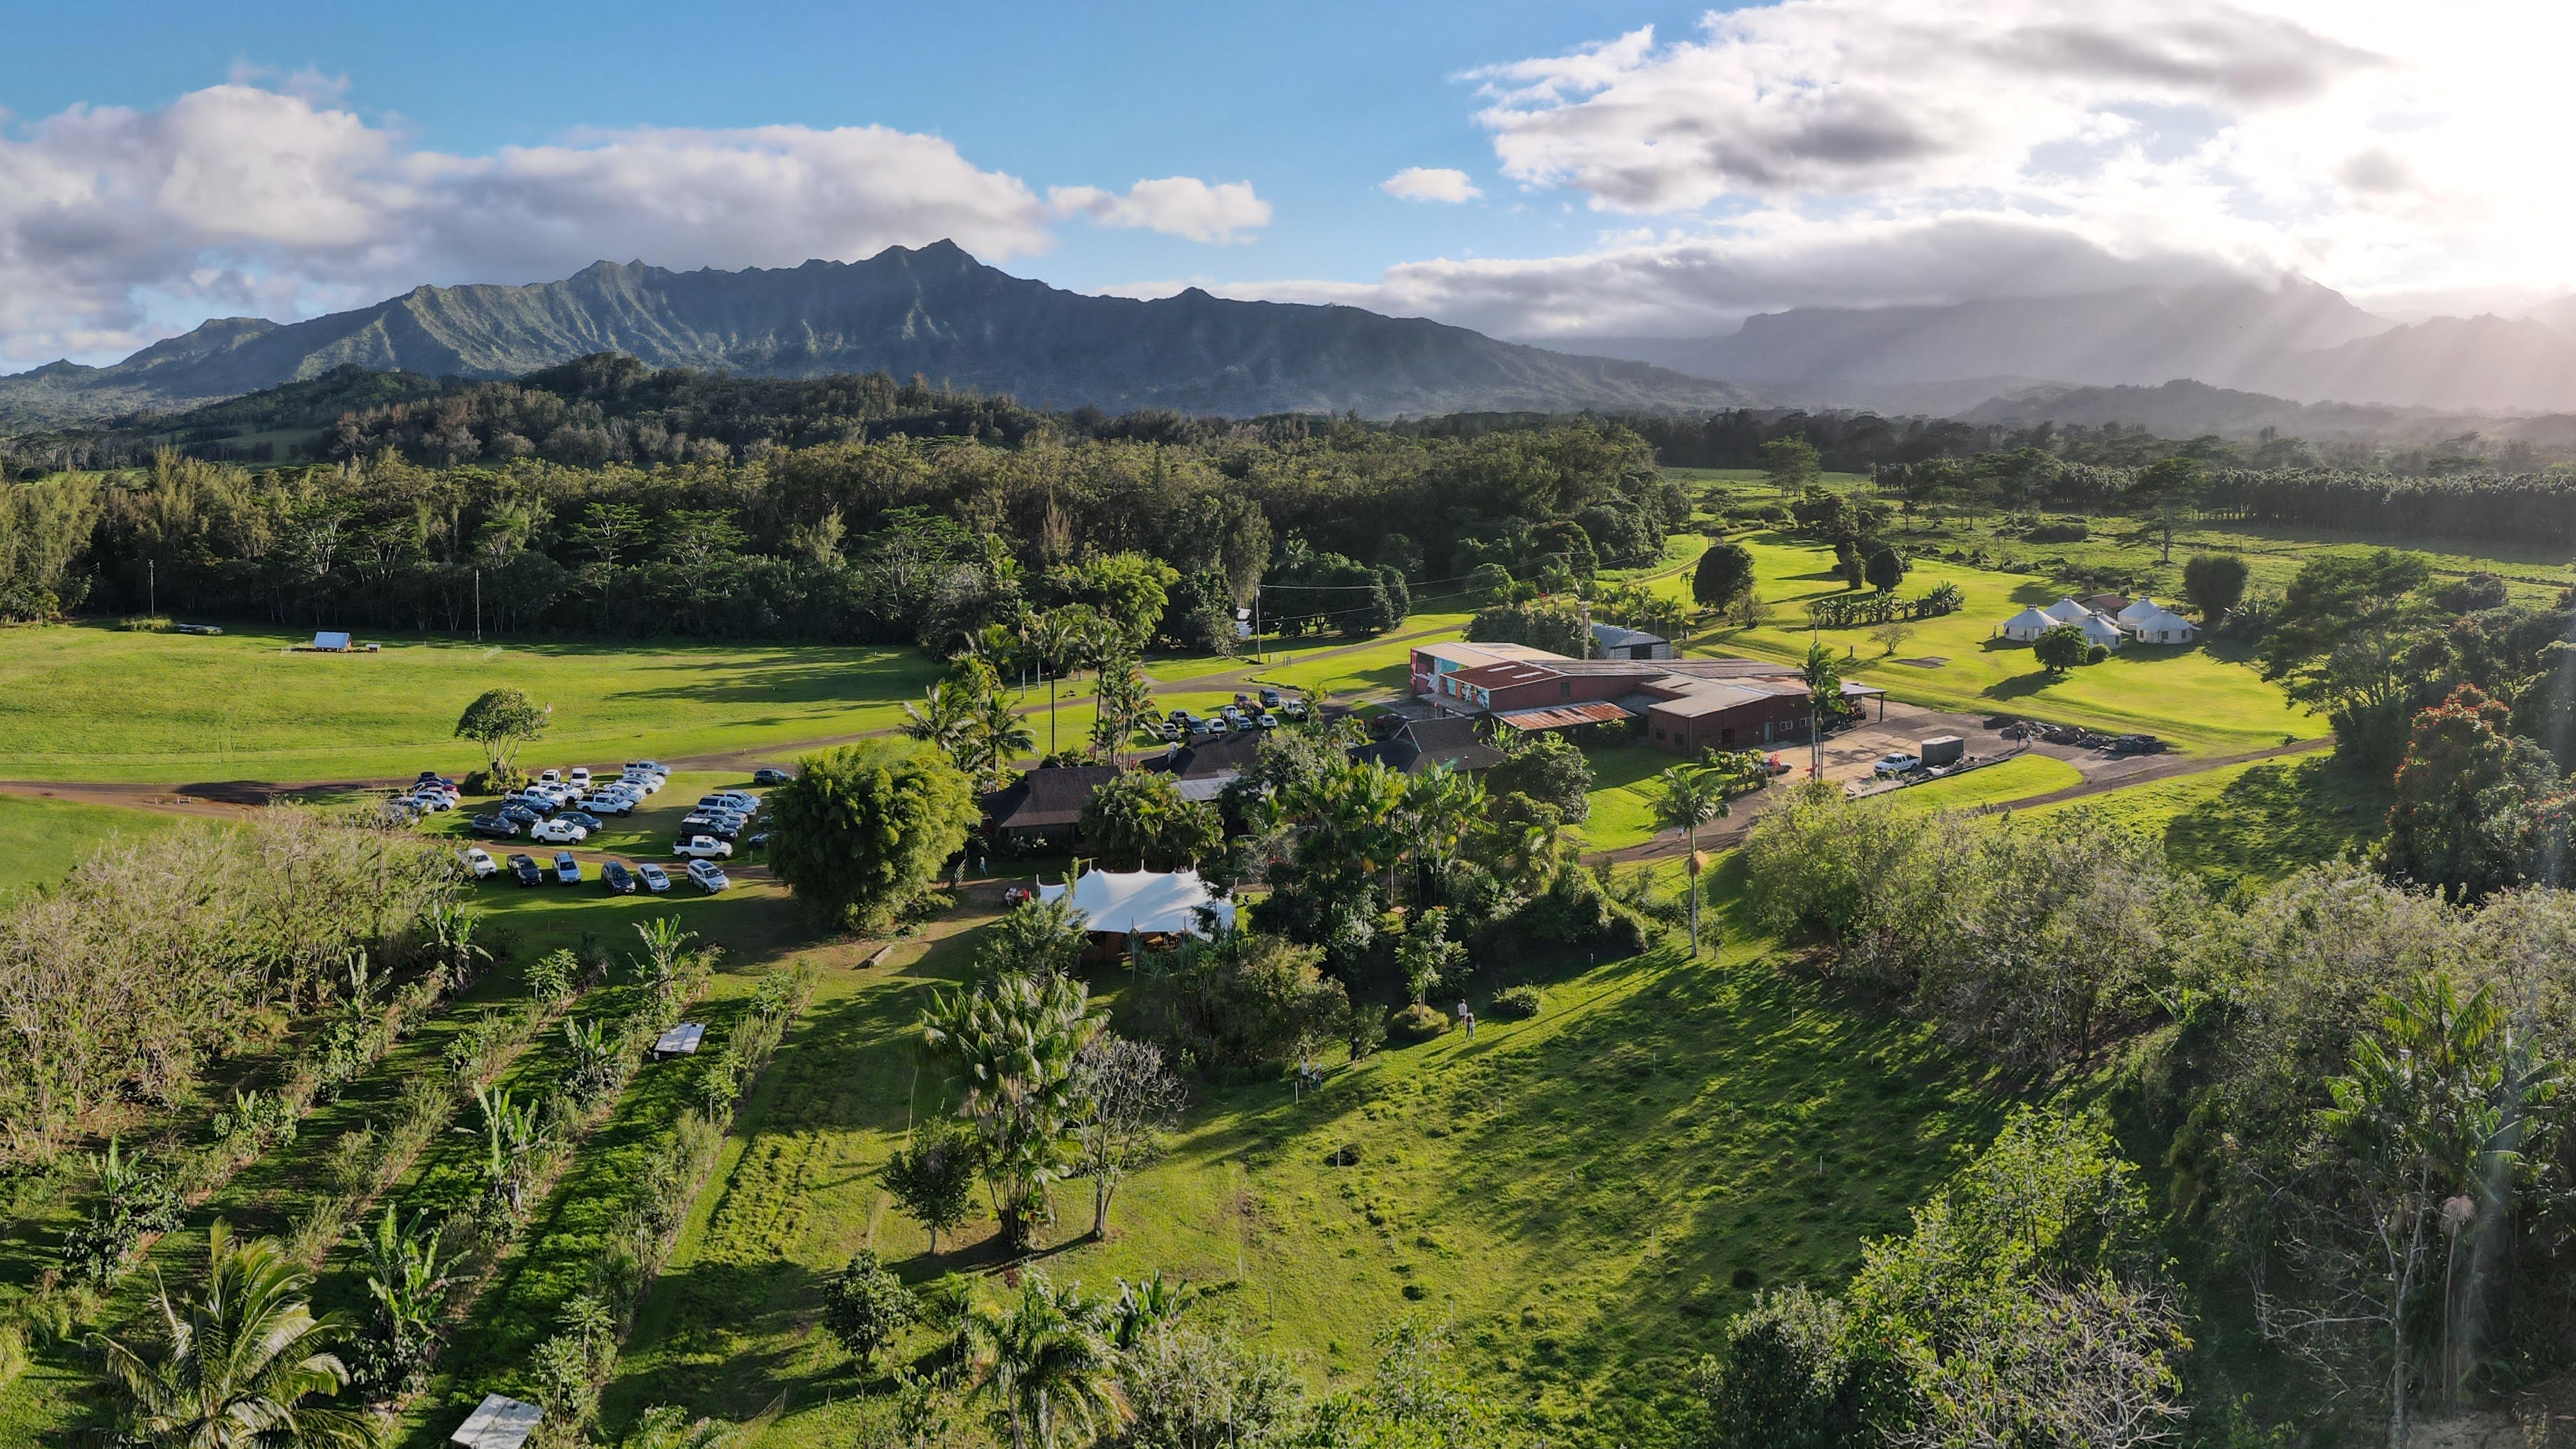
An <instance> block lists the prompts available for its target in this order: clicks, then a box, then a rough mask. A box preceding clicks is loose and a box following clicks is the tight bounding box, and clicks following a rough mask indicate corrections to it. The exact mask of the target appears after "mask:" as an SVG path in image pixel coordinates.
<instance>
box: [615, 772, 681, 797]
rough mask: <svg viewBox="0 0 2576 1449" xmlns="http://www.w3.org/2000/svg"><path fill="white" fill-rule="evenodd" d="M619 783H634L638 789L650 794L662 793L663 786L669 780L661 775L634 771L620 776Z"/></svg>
mask: <svg viewBox="0 0 2576 1449" xmlns="http://www.w3.org/2000/svg"><path fill="white" fill-rule="evenodd" d="M617 783H619V784H621V785H632V786H634V787H635V788H636V789H637V790H639V791H641V792H642V793H644V794H646V795H648V796H649V795H659V794H661V793H662V787H663V786H664V785H666V784H668V783H669V782H668V781H666V780H664V779H663V778H662V777H661V776H659V775H654V774H646V773H634V774H626V775H621V776H619V777H618V780H617Z"/></svg>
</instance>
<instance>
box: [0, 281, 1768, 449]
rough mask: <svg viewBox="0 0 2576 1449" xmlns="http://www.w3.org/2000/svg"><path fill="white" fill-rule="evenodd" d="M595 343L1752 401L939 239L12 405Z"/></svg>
mask: <svg viewBox="0 0 2576 1449" xmlns="http://www.w3.org/2000/svg"><path fill="white" fill-rule="evenodd" d="M594 352H624V353H628V354H631V355H632V356H634V357H637V358H639V359H641V360H642V361H644V362H646V363H648V364H650V365H651V366H654V367H696V368H707V369H712V370H716V371H722V372H729V373H736V374H743V375H752V376H766V377H815V376H822V375H825V374H830V373H842V372H873V371H878V370H883V371H887V372H891V373H893V374H895V375H896V376H898V377H904V376H909V375H911V374H913V373H920V374H923V375H924V376H926V377H928V378H930V379H931V380H932V381H934V382H945V383H947V384H949V385H951V386H955V387H974V388H978V389H981V390H983V391H985V392H988V393H1000V392H1007V393H1010V394H1012V395H1014V396H1016V397H1018V398H1019V399H1020V400H1021V401H1023V402H1025V403H1029V404H1032V405H1051V406H1056V407H1076V406H1080V405H1083V404H1086V403H1088V404H1093V405H1096V406H1099V407H1102V408H1105V409H1111V410H1118V411H1124V410H1130V409H1135V408H1143V407H1168V408H1175V409H1179V410H1181V411H1184V412H1190V413H1217V414H1223V415H1232V416H1246V415H1251V414H1257V413H1269V412H1286V411H1305V412H1342V411H1346V410H1351V409H1356V410H1358V411H1359V412H1361V413H1364V414H1368V415H1371V416H1377V417H1385V416H1392V415H1397V414H1426V413H1448V412H1469V411H1483V410H1498V411H1499V410H1540V411H1571V410H1575V409H1581V408H1599V409H1605V410H1606V409H1641V410H1649V411H1662V410H1681V409H1693V410H1696V409H1706V408H1722V407H1731V406H1740V405H1742V404H1744V403H1745V402H1747V401H1749V400H1750V398H1749V395H1748V394H1746V393H1744V392H1743V391H1742V390H1740V389H1737V388H1734V387H1731V386H1729V385H1727V384H1724V383H1720V382H1714V381H1711V380H1708V379H1705V378H1697V377H1686V376H1683V375H1681V374H1679V373H1675V372H1670V371H1666V370H1664V369H1661V368H1657V367H1653V366H1650V365H1645V364H1641V363H1638V362H1635V361H1621V360H1613V359H1609V358H1602V357H1576V356H1567V355H1565V354H1564V353H1562V352H1558V351H1552V350H1547V349H1542V348H1537V347H1525V346H1519V345H1516V344H1512V343H1506V342H1497V341H1495V340H1494V339H1492V338H1490V337H1486V336H1484V335H1483V334H1481V333H1476V332H1470V331H1468V330H1466V329H1465V328H1461V327H1449V326H1444V325H1442V324H1440V323H1437V322H1430V321H1424V320H1420V319H1401V318H1393V317H1383V316H1380V315H1378V314H1376V313H1374V312H1364V311H1361V310H1360V309H1358V308H1356V307H1314V306H1294V305H1287V304H1282V303H1274V302H1233V301H1223V300H1219V299H1218V298H1215V297H1211V296H1209V295H1208V294H1207V293H1205V292H1202V291H1199V290H1197V289H1195V288H1193V289H1192V290H1190V291H1187V292H1183V293H1182V294H1180V295H1179V296H1177V297H1167V298H1163V299H1160V300H1156V301H1136V300H1132V299H1129V298H1124V297H1093V296H1084V295H1082V294H1079V293H1075V292H1067V291H1062V290H1059V289H1057V288H1054V287H1050V286H1048V285H1047V284H1046V283H1044V282H1038V281H1031V280H1028V279H1026V278H1022V277H1014V276H1011V275H1010V274H1009V273H1006V272H1003V271H1000V270H998V269H996V268H993V267H988V266H985V265H984V264H983V263H981V262H978V261H976V260H975V259H974V258H973V257H971V256H968V255H967V254H966V253H965V252H964V251H963V250H962V249H960V248H958V247H957V246H955V245H954V244H952V243H949V242H939V243H936V244H934V245H931V246H927V247H923V248H921V249H919V250H917V251H916V250H910V249H906V248H903V247H893V248H889V249H887V250H886V251H884V252H880V253H879V254H877V255H876V256H873V257H870V258H868V259H867V260H866V261H863V262H846V263H843V262H821V261H814V262H807V263H806V264H805V265H803V266H801V267H794V268H784V269H778V270H767V271H764V270H757V269H755V270H749V271H740V272H719V271H714V270H701V271H695V272H671V271H665V270H663V269H662V268H660V267H652V266H646V265H644V264H642V263H640V262H630V263H628V264H626V265H624V266H617V265H613V264H611V263H608V262H598V263H595V264H593V265H591V266H589V267H585V268H583V269H582V270H581V272H579V273H578V274H576V275H574V276H572V277H569V278H567V279H565V280H563V281H560V282H543V283H538V284H535V285H532V286H522V287H500V286H467V287H418V288H415V289H413V290H412V291H410V292H406V293H404V294H403V295H402V296H400V297H395V298H392V299H390V300H387V301H384V302H379V303H377V304H376V305H374V306H372V307H362V308H359V309H357V310H355V311H351V312H335V313H332V314H331V315H329V316H325V317H317V318H314V319H313V320H311V321H309V322H297V323H291V324H283V325H281V324H279V323H275V322H267V321H262V320H259V319H257V318H239V317H236V318H225V319H222V320H219V321H214V322H208V323H207V324H205V325H204V326H202V327H199V328H198V329H197V330H195V331H193V332H190V333H188V334H187V335H186V336H184V337H174V338H171V339H170V340H168V341H166V342H158V343H155V344H153V345H152V346H150V347H147V348H145V349H143V350H142V351H141V352H138V353H136V354H134V355H133V356H132V357H129V358H127V359H126V360H125V361H123V362H120V363H117V364H115V365H113V366H110V367H103V368H93V367H80V366H77V365H74V364H71V363H54V364H51V365H49V366H47V367H43V368H38V369H37V370H35V371H34V372H30V373H22V374H19V375H17V376H15V377H6V378H0V418H5V417H7V416H9V415H15V416H16V417H17V418H18V419H20V420H21V421H32V420H36V419H39V418H46V419H63V418H69V417H75V416H84V415H85V416H98V415H102V414H107V413H113V412H118V411H124V410H131V409H138V408H167V407H172V406H176V405H181V404H186V403H191V402H198V401H203V400H206V399H211V398H222V397H231V396H235V395H238V394H241V393H246V392H250V391H254V390H256V389H259V388H264V387H273V386H275V385H277V384H279V383H284V382H292V381H295V380H298V379H302V378H310V377H316V376H319V375H321V374H322V373H324V372H327V371H329V370H330V369H331V368H333V367H336V366H339V365H341V364H343V363H356V364H358V365H359V366H362V367H366V368H370V369H391V368H401V369H405V370H407V371H411V372H416V373H422V374H426V375H429V376H444V375H447V374H451V373H455V374H462V375H465V376H468V377H478V378H500V377H515V376H518V375H520V374H523V373H527V372H532V371H535V370H536V369H538V368H542V367H548V366H552V365H554V364H556V363H560V362H565V361H568V360H570V359H572V358H576V357H581V356H585V355H587V354H590V353H594Z"/></svg>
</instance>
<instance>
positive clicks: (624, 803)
mask: <svg viewBox="0 0 2576 1449" xmlns="http://www.w3.org/2000/svg"><path fill="white" fill-rule="evenodd" d="M635 805H636V801H635V797H634V796H632V795H609V794H598V795H590V796H586V797H584V798H583V799H582V800H581V801H580V802H578V805H577V807H576V808H578V809H579V810H581V811H582V813H584V814H588V815H632V814H634V813H635Z"/></svg>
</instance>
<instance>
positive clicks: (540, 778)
mask: <svg viewBox="0 0 2576 1449" xmlns="http://www.w3.org/2000/svg"><path fill="white" fill-rule="evenodd" d="M562 778H563V771H561V770H541V771H539V772H538V773H537V783H538V784H540V785H551V784H554V783H555V782H556V781H558V780H561V779H562Z"/></svg>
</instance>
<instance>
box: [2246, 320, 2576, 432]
mask: <svg viewBox="0 0 2576 1449" xmlns="http://www.w3.org/2000/svg"><path fill="white" fill-rule="evenodd" d="M2260 385H2261V386H2262V387H2263V388H2264V390H2265V391H2267V392H2277V393H2280V394H2282V395H2284V396H2287V397H2296V398H2333V399H2335V400H2337V401H2340V402H2354V403H2391V404H2396V405H2399V406H2404V407H2430V408H2484V409H2511V410H2523V411H2534V412H2548V411H2553V410H2564V409H2568V408H2576V341H2570V340H2569V339H2568V337H2567V336H2566V335H2564V334H2562V333H2560V332H2558V331H2557V330H2555V329H2553V328H2551V327H2550V326H2548V325H2547V324H2545V323H2542V322H2539V321H2536V320H2533V319H2530V318H2523V319H2519V320H2515V321H2507V320H2506V319H2504V318H2502V317H2466V318H2462V317H2436V318H2434V319H2432V320H2431V321H2429V322H2418V323H2416V324H2414V325H2413V326H2411V327H2398V328H2392V329H2391V330H2389V331H2387V332H2383V333H2380V334H2379V335H2377V336H2375V337H2364V338H2361V339H2358V340H2356V341H2352V342H2347V343H2345V344H2343V345H2342V346H2340V347H2333V348H2327V349H2325V350H2322V351H2317V352H2300V353H2293V354H2291V355H2289V356H2287V357H2283V358H2280V359H2278V360H2277V361H2275V362H2274V363H2273V364H2272V365H2271V367H2270V368H2269V369H2268V370H2266V371H2265V372H2263V373H2262V374H2261V383H2260Z"/></svg>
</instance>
